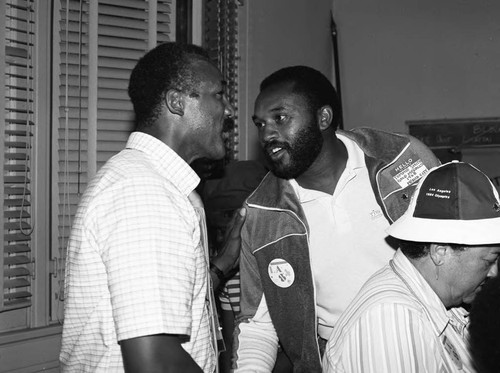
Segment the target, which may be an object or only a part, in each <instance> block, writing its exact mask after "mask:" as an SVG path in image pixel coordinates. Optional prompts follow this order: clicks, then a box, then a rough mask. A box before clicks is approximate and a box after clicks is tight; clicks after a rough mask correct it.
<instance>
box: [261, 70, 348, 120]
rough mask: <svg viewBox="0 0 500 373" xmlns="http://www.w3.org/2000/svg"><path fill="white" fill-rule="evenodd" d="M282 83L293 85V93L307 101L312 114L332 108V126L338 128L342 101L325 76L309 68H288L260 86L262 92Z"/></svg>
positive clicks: (269, 77)
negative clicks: (325, 108) (324, 108)
mask: <svg viewBox="0 0 500 373" xmlns="http://www.w3.org/2000/svg"><path fill="white" fill-rule="evenodd" d="M282 83H291V84H293V88H292V90H293V93H295V94H298V95H300V96H302V97H303V98H304V99H305V100H306V102H307V105H308V109H309V111H310V112H311V113H314V114H316V112H317V111H318V110H319V109H320V108H322V107H323V106H325V105H328V106H330V107H331V108H332V110H333V121H332V124H333V126H334V129H336V128H337V127H338V125H339V123H340V113H341V104H340V99H339V96H338V94H337V91H336V90H335V88H334V87H333V85H332V83H331V82H330V81H329V80H328V78H327V77H326V76H325V75H323V74H322V73H321V72H319V71H318V70H316V69H313V68H312V67H309V66H300V65H298V66H288V67H284V68H282V69H280V70H278V71H275V72H274V73H272V74H271V75H269V76H268V77H267V78H265V79H264V80H263V81H262V83H261V84H260V91H261V92H262V91H264V90H265V89H267V88H268V87H270V86H273V85H275V84H282Z"/></svg>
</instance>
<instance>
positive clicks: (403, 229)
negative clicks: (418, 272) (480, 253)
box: [387, 161, 500, 245]
mask: <svg viewBox="0 0 500 373" xmlns="http://www.w3.org/2000/svg"><path fill="white" fill-rule="evenodd" d="M387 233H388V234H389V235H391V236H393V237H396V238H399V239H402V240H406V241H415V242H434V243H455V244H464V245H489V244H496V243H500V200H499V197H498V191H497V189H496V188H495V186H494V185H493V184H492V182H491V181H490V179H489V178H488V176H486V175H485V174H484V173H483V172H481V171H479V170H478V169H477V168H476V167H474V166H472V165H470V164H468V163H465V162H458V161H452V162H449V163H445V164H443V165H441V166H437V167H434V168H433V169H431V170H430V171H429V172H428V173H427V174H426V175H425V176H424V177H422V179H420V181H419V183H418V186H417V188H416V190H415V193H414V194H413V196H412V199H411V201H410V205H409V207H408V210H407V211H406V212H405V213H404V214H403V215H402V216H401V217H400V218H399V219H398V220H396V221H395V222H394V223H393V224H392V225H391V226H390V227H389V228H388V229H387Z"/></svg>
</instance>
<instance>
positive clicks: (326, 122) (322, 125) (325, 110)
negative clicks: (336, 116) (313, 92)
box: [318, 106, 333, 131]
mask: <svg viewBox="0 0 500 373" xmlns="http://www.w3.org/2000/svg"><path fill="white" fill-rule="evenodd" d="M332 120H333V110H332V108H331V107H330V106H323V107H322V108H321V109H319V110H318V125H319V129H320V130H321V131H324V130H326V129H327V128H329V127H330V125H331V124H332Z"/></svg>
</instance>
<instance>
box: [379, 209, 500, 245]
mask: <svg viewBox="0 0 500 373" xmlns="http://www.w3.org/2000/svg"><path fill="white" fill-rule="evenodd" d="M386 232H387V234H389V235H390V236H392V237H395V238H398V239H401V240H406V241H414V242H435V243H456V244H464V245H491V244H497V243H500V217H499V218H494V219H478V220H436V219H423V218H415V217H413V216H410V215H409V214H406V213H405V214H404V215H403V216H401V218H399V219H398V220H397V221H395V222H394V223H393V224H392V225H391V226H390V227H389V228H387V230H386Z"/></svg>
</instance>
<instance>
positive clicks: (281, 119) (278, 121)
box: [275, 114, 288, 124]
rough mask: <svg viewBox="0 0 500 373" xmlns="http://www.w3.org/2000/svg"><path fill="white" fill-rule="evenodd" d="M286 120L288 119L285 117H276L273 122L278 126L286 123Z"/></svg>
mask: <svg viewBox="0 0 500 373" xmlns="http://www.w3.org/2000/svg"><path fill="white" fill-rule="evenodd" d="M287 119H288V117H287V116H286V115H283V114H281V115H277V116H276V118H275V121H276V123H277V124H280V123H283V122H286V120H287Z"/></svg>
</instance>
